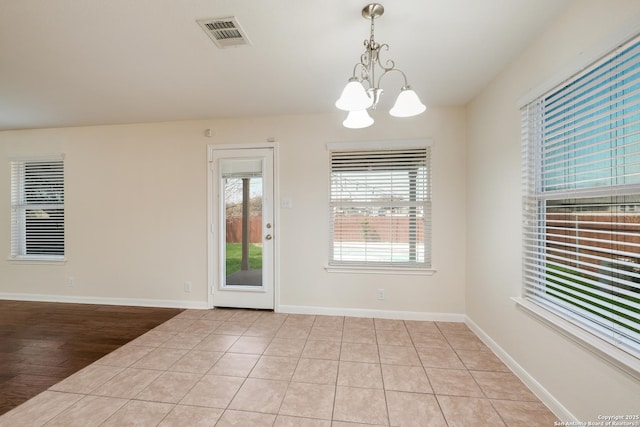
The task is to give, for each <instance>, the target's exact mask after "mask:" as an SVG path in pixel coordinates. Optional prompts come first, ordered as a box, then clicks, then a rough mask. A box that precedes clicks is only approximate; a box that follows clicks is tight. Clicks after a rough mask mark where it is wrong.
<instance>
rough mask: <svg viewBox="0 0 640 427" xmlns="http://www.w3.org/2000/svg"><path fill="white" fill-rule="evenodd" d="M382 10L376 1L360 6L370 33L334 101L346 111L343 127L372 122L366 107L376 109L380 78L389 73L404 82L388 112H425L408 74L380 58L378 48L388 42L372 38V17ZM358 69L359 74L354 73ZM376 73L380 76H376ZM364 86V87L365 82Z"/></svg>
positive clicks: (405, 114) (403, 114)
mask: <svg viewBox="0 0 640 427" xmlns="http://www.w3.org/2000/svg"><path fill="white" fill-rule="evenodd" d="M383 13H384V7H383V6H382V5H381V4H379V3H371V4H368V5H366V6H365V7H364V8H363V9H362V16H363V17H364V18H365V19H370V20H371V35H370V37H369V40H365V41H364V49H365V50H364V53H363V54H362V55H361V56H360V62H358V63H356V65H355V66H354V67H353V76H352V77H351V78H350V79H349V82H348V83H347V85H346V86H345V88H344V90H343V91H342V95H340V98H339V99H338V100H337V101H336V107H337V108H339V109H340V110H344V111H349V115H348V116H347V119H346V120H345V121H344V122H342V124H343V125H344V126H345V127H348V128H353V129H360V128H364V127H367V126H370V125H372V124H373V119H372V118H371V117H370V116H369V114H368V113H367V109H369V108H373V109H375V108H376V105H377V104H378V101H380V96H381V95H382V89H381V88H380V81H381V80H382V78H383V77H384V76H386V75H387V74H388V73H391V72H394V71H396V72H398V73H400V74H401V75H402V77H403V78H404V85H403V86H402V88H401V89H400V94H399V95H398V98H397V99H396V102H395V104H394V105H393V108H391V110H389V114H391V115H392V116H394V117H412V116H416V115H418V114H420V113H422V112H424V111H425V110H426V109H427V107H426V106H425V105H424V104H423V103H422V102H420V99H419V98H418V95H417V94H416V93H415V92H414V91H413V89H411V86H409V84H408V83H407V76H406V75H405V74H404V73H403V72H402V71H401V70H399V69H397V68H396V64H395V62H394V61H392V60H391V59H388V60H386V61H384V62H381V60H380V51H382V50H389V45H388V44H379V43H377V42H376V41H375V40H374V36H373V30H374V20H375V19H376V18H378V17H380V16H382V14H383ZM358 71H359V72H360V75H359V76H357V73H358ZM376 73H380V76H378V77H376ZM365 82H366V84H367V88H366V89H365V86H364V83H365Z"/></svg>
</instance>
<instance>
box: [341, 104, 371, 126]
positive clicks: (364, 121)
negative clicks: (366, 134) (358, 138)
mask: <svg viewBox="0 0 640 427" xmlns="http://www.w3.org/2000/svg"><path fill="white" fill-rule="evenodd" d="M372 124H373V119H372V118H371V116H369V113H367V110H366V109H365V110H356V111H350V112H349V115H348V116H347V118H346V119H345V121H344V122H342V125H343V126H344V127H346V128H349V129H362V128H366V127H369V126H371V125H372Z"/></svg>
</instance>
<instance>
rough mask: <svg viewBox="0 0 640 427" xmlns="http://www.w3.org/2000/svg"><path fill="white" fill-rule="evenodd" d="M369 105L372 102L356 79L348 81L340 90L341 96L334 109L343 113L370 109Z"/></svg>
mask: <svg viewBox="0 0 640 427" xmlns="http://www.w3.org/2000/svg"><path fill="white" fill-rule="evenodd" d="M371 104H373V100H372V99H371V98H370V97H369V95H367V91H366V90H364V86H362V83H360V82H359V81H358V79H356V78H351V79H349V83H347V85H346V86H345V87H344V89H343V90H342V95H340V98H339V99H338V100H337V101H336V107H337V108H339V109H341V110H344V111H358V110H366V109H367V108H369V107H371Z"/></svg>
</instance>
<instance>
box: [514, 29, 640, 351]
mask: <svg viewBox="0 0 640 427" xmlns="http://www.w3.org/2000/svg"><path fill="white" fill-rule="evenodd" d="M639 40H640V39H635V40H633V41H631V42H629V43H627V44H626V45H624V46H622V47H621V48H619V49H618V50H616V51H615V52H612V53H611V54H610V55H609V56H607V57H606V58H603V59H602V60H601V61H599V62H598V63H596V64H594V65H593V66H591V67H589V68H588V69H586V70H584V71H583V72H582V73H580V74H579V75H577V76H575V77H574V78H573V79H571V80H569V81H567V82H565V83H564V84H563V85H561V87H559V88H556V89H554V90H552V91H551V92H549V93H547V94H545V95H543V96H542V97H540V98H538V99H537V100H535V101H534V102H532V103H530V104H529V105H527V106H525V107H524V108H523V109H522V140H523V171H524V174H523V178H524V180H523V184H524V200H523V202H524V203H523V216H524V218H523V221H524V222H523V224H524V227H523V232H524V248H523V256H524V260H523V266H524V271H523V277H524V297H525V298H526V299H528V300H530V301H533V302H535V303H537V304H539V305H542V306H543V307H544V308H546V309H548V310H549V311H551V312H553V313H554V314H557V315H559V316H561V317H563V318H564V319H565V320H569V321H570V322H572V323H573V324H575V325H578V326H580V327H581V328H583V329H585V330H587V331H589V332H590V333H592V334H594V335H596V336H597V337H599V338H601V339H603V340H605V341H607V342H609V343H610V344H612V345H613V346H615V347H617V348H619V349H622V350H624V351H626V352H628V353H630V354H632V355H635V356H636V357H639V356H640V41H639Z"/></svg>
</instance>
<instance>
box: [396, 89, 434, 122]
mask: <svg viewBox="0 0 640 427" xmlns="http://www.w3.org/2000/svg"><path fill="white" fill-rule="evenodd" d="M426 109H427V107H426V106H425V105H424V104H423V103H422V102H420V99H419V98H418V95H417V94H416V93H415V92H414V91H413V90H412V89H411V87H409V86H405V87H403V88H402V90H401V91H400V94H399V95H398V98H396V103H395V104H394V105H393V108H391V110H389V114H391V115H392V116H394V117H413V116H417V115H418V114H420V113H423V112H424V111H425V110H426Z"/></svg>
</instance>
